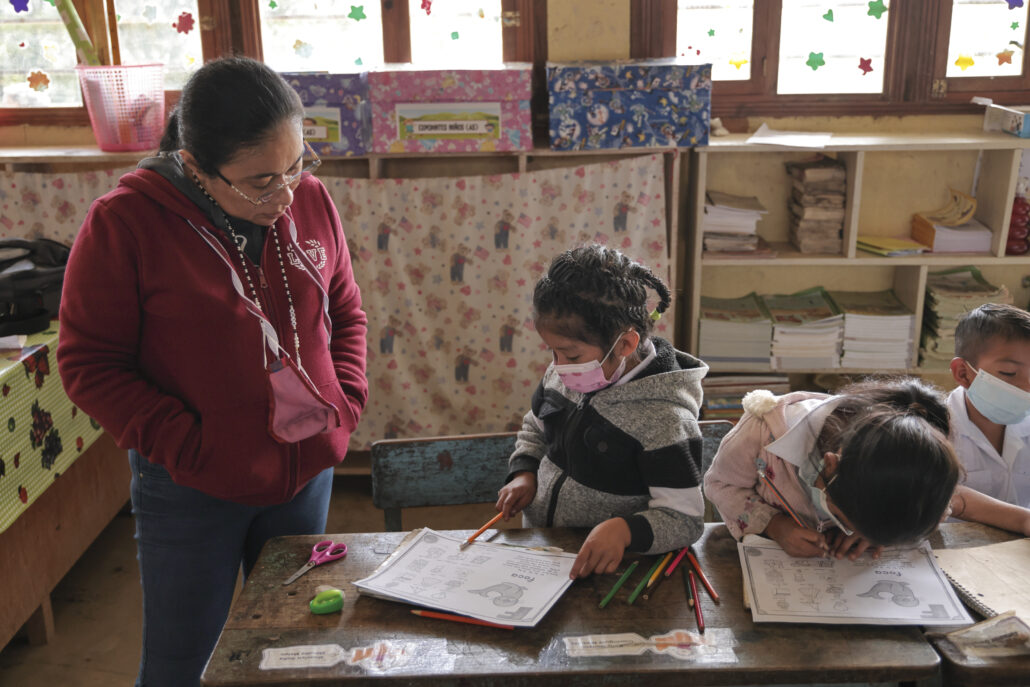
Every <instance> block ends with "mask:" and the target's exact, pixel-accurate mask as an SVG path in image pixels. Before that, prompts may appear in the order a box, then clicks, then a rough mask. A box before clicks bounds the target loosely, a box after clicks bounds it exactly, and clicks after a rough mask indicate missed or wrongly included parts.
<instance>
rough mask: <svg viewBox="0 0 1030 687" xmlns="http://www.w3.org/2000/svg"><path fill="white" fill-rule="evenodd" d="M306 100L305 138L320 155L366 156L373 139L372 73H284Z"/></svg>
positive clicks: (303, 100) (303, 99)
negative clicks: (369, 91) (370, 105)
mask: <svg viewBox="0 0 1030 687" xmlns="http://www.w3.org/2000/svg"><path fill="white" fill-rule="evenodd" d="M282 76H283V78H284V79H286V81H288V82H289V84H290V85H291V86H293V89H294V90H295V91H297V93H298V94H299V95H300V100H301V102H302V103H304V140H306V141H307V142H308V143H310V144H311V147H312V148H314V149H315V152H316V153H318V154H319V155H320V156H323V157H324V156H337V157H339V156H344V157H349V156H351V155H364V154H366V153H368V152H369V150H370V148H371V146H370V142H371V140H372V111H371V109H370V107H369V103H368V76H367V73H361V74H315V73H302V72H298V73H284V74H283V75H282Z"/></svg>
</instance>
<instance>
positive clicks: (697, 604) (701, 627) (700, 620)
mask: <svg viewBox="0 0 1030 687" xmlns="http://www.w3.org/2000/svg"><path fill="white" fill-rule="evenodd" d="M687 579H689V580H690V593H691V594H693V595H694V617H695V618H697V631H698V632H700V633H701V634H704V633H705V617H704V615H702V614H701V599H700V597H698V595H697V585H696V584H694V571H693V570H688V571H687ZM701 579H702V580H703V579H705V578H704V577H702V578H701Z"/></svg>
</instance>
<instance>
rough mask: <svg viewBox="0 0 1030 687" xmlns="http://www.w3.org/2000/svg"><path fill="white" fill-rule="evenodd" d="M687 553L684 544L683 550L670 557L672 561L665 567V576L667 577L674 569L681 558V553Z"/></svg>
mask: <svg viewBox="0 0 1030 687" xmlns="http://www.w3.org/2000/svg"><path fill="white" fill-rule="evenodd" d="M686 553H687V547H686V546H684V547H683V550H682V551H680V552H679V553H678V554H676V557H675V558H673V559H672V563H669V567H668V568H666V569H665V576H666V577H668V576H669V575H671V574H672V571H673V570H675V569H676V566H677V565H679V564H680V561H682V560H683V555H684V554H686Z"/></svg>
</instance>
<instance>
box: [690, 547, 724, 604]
mask: <svg viewBox="0 0 1030 687" xmlns="http://www.w3.org/2000/svg"><path fill="white" fill-rule="evenodd" d="M687 560H689V561H690V565H691V566H692V567H693V568H694V570H696V571H697V576H698V577H699V578H701V584H703V585H704V586H705V589H707V590H708V595H709V596H710V597H712V601H714V602H715V603H719V595H718V594H716V593H715V588H714V587H712V583H711V582H709V581H708V577H707V576H705V571H704V570H702V569H701V564H700V563H698V562H697V559H696V558H694V552H693V551H687Z"/></svg>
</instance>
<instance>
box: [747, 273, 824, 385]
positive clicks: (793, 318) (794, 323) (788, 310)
mask: <svg viewBox="0 0 1030 687" xmlns="http://www.w3.org/2000/svg"><path fill="white" fill-rule="evenodd" d="M762 302H763V304H764V305H765V308H766V310H768V312H769V315H770V316H771V317H772V321H773V340H772V358H771V366H772V369H774V370H799V369H812V368H815V369H836V368H839V367H840V349H841V339H842V338H843V334H844V326H843V325H844V318H843V317H842V315H841V314H840V312H838V310H837V307H836V306H835V305H834V303H833V301H832V300H831V299H830V297H829V295H828V294H827V293H826V290H825V289H823V287H821V286H816V287H813V288H811V289H806V290H804V291H798V292H797V293H794V294H789V295H772V296H763V297H762Z"/></svg>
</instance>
